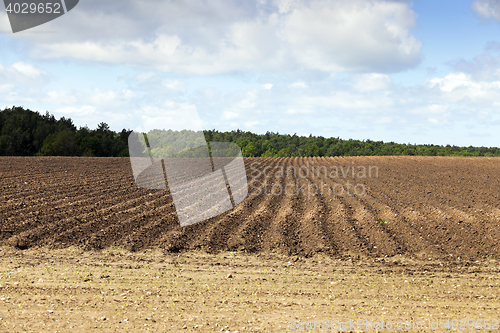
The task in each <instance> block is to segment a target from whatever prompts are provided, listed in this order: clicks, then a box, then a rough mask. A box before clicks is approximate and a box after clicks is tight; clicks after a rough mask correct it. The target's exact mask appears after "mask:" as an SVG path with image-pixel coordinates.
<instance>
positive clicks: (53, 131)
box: [0, 106, 500, 157]
mask: <svg viewBox="0 0 500 333" xmlns="http://www.w3.org/2000/svg"><path fill="white" fill-rule="evenodd" d="M131 132H132V131H131V130H128V129H123V130H122V131H121V132H114V131H112V130H110V128H109V125H108V124H106V123H105V122H101V123H100V124H98V125H97V127H96V128H95V129H90V128H88V127H87V126H85V127H79V128H78V129H77V128H76V126H75V125H74V124H73V121H72V120H71V119H70V118H65V117H61V118H60V119H56V118H55V117H54V115H52V114H50V113H49V112H48V111H47V112H46V113H45V114H43V115H42V114H40V113H38V112H34V111H31V110H29V109H24V108H23V107H15V106H13V107H12V108H5V109H4V110H1V111H0V155H2V156H102V157H112V156H118V157H120V156H121V157H126V156H129V152H128V136H129V135H130V133H131ZM160 132H161V131H160ZM158 135H160V136H161V133H159V134H158ZM204 135H205V139H206V141H207V142H210V141H212V142H213V141H216V142H217V141H218V142H233V143H235V144H237V145H238V146H239V147H240V148H241V151H242V154H243V156H244V157H259V156H261V157H272V156H276V157H293V156H297V157H298V156H303V157H305V156H375V155H387V156H388V155H419V156H500V149H499V148H497V147H473V146H469V147H459V146H451V145H446V146H441V145H433V144H425V145H423V144H418V145H417V144H401V143H395V142H384V141H372V140H353V139H348V140H345V139H340V138H339V137H337V138H333V137H332V138H325V137H322V136H313V135H309V136H298V135H296V134H294V135H290V134H279V133H274V132H267V133H265V134H255V133H252V132H245V131H241V130H239V129H238V130H233V131H226V132H220V131H217V130H206V131H204ZM165 149H168V147H165Z"/></svg>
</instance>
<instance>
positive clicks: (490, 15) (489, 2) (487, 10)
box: [471, 0, 500, 21]
mask: <svg viewBox="0 0 500 333" xmlns="http://www.w3.org/2000/svg"><path fill="white" fill-rule="evenodd" d="M471 8H472V10H473V11H474V12H475V13H476V14H477V15H478V16H479V17H481V18H483V19H494V20H496V21H500V2H499V1H498V0H476V1H474V2H473V3H472V5H471Z"/></svg>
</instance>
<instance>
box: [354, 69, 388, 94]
mask: <svg viewBox="0 0 500 333" xmlns="http://www.w3.org/2000/svg"><path fill="white" fill-rule="evenodd" d="M391 82H392V80H391V78H390V77H389V75H387V74H380V73H370V74H363V75H359V76H357V77H356V78H355V79H354V87H355V89H356V90H358V91H376V90H384V89H387V88H389V87H390V85H391Z"/></svg>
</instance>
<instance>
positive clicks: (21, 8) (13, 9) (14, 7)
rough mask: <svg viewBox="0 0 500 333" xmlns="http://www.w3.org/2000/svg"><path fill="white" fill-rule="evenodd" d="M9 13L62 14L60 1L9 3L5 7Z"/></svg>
mask: <svg viewBox="0 0 500 333" xmlns="http://www.w3.org/2000/svg"><path fill="white" fill-rule="evenodd" d="M6 11H7V13H9V14H43V13H46V14H62V13H61V4H60V3H57V2H56V3H50V2H49V3H39V4H36V3H26V2H23V3H14V4H12V3H9V5H8V6H7V8H6Z"/></svg>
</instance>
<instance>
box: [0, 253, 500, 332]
mask: <svg viewBox="0 0 500 333" xmlns="http://www.w3.org/2000/svg"><path fill="white" fill-rule="evenodd" d="M499 265H500V263H499V262H498V261H496V260H493V259H491V260H483V261H474V262H469V261H462V260H455V261H441V260H438V259H433V258H425V259H421V260H420V259H409V258H407V257H405V256H400V255H397V256H394V257H388V258H383V259H371V258H368V257H366V256H365V257H362V256H359V257H358V256H357V255H350V256H344V257H341V258H332V257H330V256H326V255H322V254H319V255H316V256H313V257H312V258H307V259H306V258H303V257H298V256H286V255H281V254H277V253H267V254H258V255H249V254H245V253H243V252H238V253H235V252H223V253H219V254H217V255H213V254H207V253H205V252H202V251H192V252H185V253H182V254H171V253H168V252H165V251H163V250H160V249H153V250H146V251H141V252H129V251H126V250H123V249H119V248H109V249H105V250H102V251H84V250H83V249H82V248H77V247H70V248H66V249H60V250H54V249H48V248H33V249H28V250H24V251H21V250H16V249H12V248H10V247H3V248H0V318H1V319H0V331H2V332H24V331H34V332H55V331H57V332H89V331H90V332H92V331H104V332H124V331H129V330H130V331H132V330H151V331H153V332H176V331H178V332H181V331H182V332H186V331H188V332H191V331H193V332H215V331H223V332H226V331H229V332H235V331H239V332H245V331H256V332H290V331H292V330H291V329H290V321H291V320H292V319H296V320H299V321H302V322H308V321H310V322H314V321H320V320H323V319H329V320H334V321H339V320H349V319H353V320H356V319H360V318H361V319H365V320H370V321H376V320H379V321H381V320H384V321H386V322H387V321H391V322H393V323H396V322H401V321H402V322H406V321H412V320H413V321H425V320H429V319H431V320H432V319H439V320H446V319H453V318H456V319H470V318H475V319H479V318H481V319H488V318H489V319H494V318H497V319H498V318H499V317H500V316H499V313H500V311H499V310H500V297H499V296H500V290H499V288H500V285H499V283H500V274H499V272H500V267H499ZM330 331H331V330H330ZM333 331H334V332H336V330H333ZM361 331H370V330H361ZM410 331H415V332H416V331H418V330H410ZM420 331H422V330H420Z"/></svg>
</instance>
